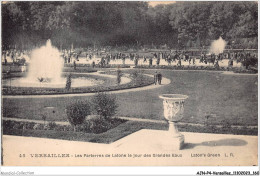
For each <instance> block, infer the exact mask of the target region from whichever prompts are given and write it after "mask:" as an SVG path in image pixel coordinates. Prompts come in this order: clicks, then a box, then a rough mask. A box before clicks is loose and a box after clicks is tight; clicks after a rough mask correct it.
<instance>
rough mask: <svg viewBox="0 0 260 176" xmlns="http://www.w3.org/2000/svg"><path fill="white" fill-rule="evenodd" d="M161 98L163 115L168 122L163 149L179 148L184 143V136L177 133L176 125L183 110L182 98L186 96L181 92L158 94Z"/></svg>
mask: <svg viewBox="0 0 260 176" xmlns="http://www.w3.org/2000/svg"><path fill="white" fill-rule="evenodd" d="M159 97H160V98H162V99H163V107H164V117H165V118H166V120H167V121H168V123H169V131H168V135H167V137H166V140H167V142H166V143H165V144H164V148H165V149H169V150H180V149H182V146H183V144H184V136H183V135H182V134H181V133H179V131H178V128H177V126H176V122H178V121H179V120H180V119H181V118H182V116H183V112H184V100H185V99H186V98H188V96H186V95H181V94H163V95H160V96H159Z"/></svg>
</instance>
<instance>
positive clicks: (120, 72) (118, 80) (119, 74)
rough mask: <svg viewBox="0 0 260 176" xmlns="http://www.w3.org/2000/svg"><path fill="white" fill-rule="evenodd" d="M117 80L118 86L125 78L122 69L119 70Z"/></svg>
mask: <svg viewBox="0 0 260 176" xmlns="http://www.w3.org/2000/svg"><path fill="white" fill-rule="evenodd" d="M116 76H117V77H116V80H117V84H120V83H121V77H122V76H123V73H122V71H121V70H120V69H117V74H116Z"/></svg>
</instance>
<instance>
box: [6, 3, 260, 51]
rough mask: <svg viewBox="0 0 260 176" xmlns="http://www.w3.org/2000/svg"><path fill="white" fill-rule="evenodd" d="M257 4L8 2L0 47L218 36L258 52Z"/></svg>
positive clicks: (173, 41) (178, 44) (192, 42)
mask: <svg viewBox="0 0 260 176" xmlns="http://www.w3.org/2000/svg"><path fill="white" fill-rule="evenodd" d="M257 27H258V3H257V2H248V1H247V2H241V1H240V2H176V3H174V4H169V5H157V6H155V7H152V6H149V4H148V2H141V1H139V2H138V1H135V2H129V1H128V2H125V1H121V2H120V1H114V2H107V1H106V2H102V1H92V2H80V1H79V2H71V1H64V2H63V1H59V2H54V1H49V2H41V1H38V2H35V1H27V2H8V3H4V4H2V46H3V48H4V49H5V48H6V49H8V48H13V47H17V48H21V49H27V48H31V47H33V46H37V45H42V43H43V42H46V40H47V39H51V40H52V43H53V44H54V45H55V46H57V47H59V48H70V47H71V44H73V46H74V47H75V48H76V47H88V46H145V45H148V46H151V45H153V46H158V45H165V44H166V45H167V46H169V47H172V48H190V47H197V48H200V47H204V46H209V45H210V43H211V41H212V40H215V39H217V38H219V37H220V36H221V37H222V38H223V39H225V40H226V41H228V44H229V45H230V46H231V45H232V47H234V48H257V38H258V31H257Z"/></svg>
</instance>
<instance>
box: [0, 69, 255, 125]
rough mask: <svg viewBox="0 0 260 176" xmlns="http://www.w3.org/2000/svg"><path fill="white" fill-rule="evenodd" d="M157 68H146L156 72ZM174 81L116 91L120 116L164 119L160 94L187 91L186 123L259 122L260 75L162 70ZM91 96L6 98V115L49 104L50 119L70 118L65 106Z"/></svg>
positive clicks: (36, 112) (35, 111) (31, 115)
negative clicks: (148, 87)
mask: <svg viewBox="0 0 260 176" xmlns="http://www.w3.org/2000/svg"><path fill="white" fill-rule="evenodd" d="M130 71H131V70H130ZM154 71H155V70H153V71H152V70H145V71H144V72H145V73H149V74H153V73H154ZM161 73H162V74H163V76H165V77H166V78H168V79H170V80H171V84H169V85H165V86H162V87H159V88H156V89H150V90H145V91H137V92H129V93H121V94H116V97H117V100H118V104H119V108H118V113H117V115H118V116H127V117H137V118H146V119H155V120H162V119H163V107H162V100H161V99H159V97H158V96H159V95H160V94H165V93H175V94H185V95H188V96H189V98H188V99H187V100H186V102H185V112H184V117H183V119H182V121H183V122H190V123H200V124H204V123H205V122H206V123H207V124H214V125H215V124H220V125H222V124H226V123H228V124H232V125H245V126H247V125H257V123H258V118H257V116H258V112H257V111H258V108H257V107H258V103H257V99H258V93H257V84H258V82H257V76H256V75H254V76H253V75H249V76H246V75H224V74H221V72H206V71H172V70H161ZM90 98H91V97H62V98H26V99H5V98H4V99H3V116H4V117H16V118H25V119H41V118H42V114H43V113H46V112H45V111H46V107H50V106H51V107H54V108H55V115H52V116H50V117H49V119H48V117H47V120H56V121H66V120H67V118H66V113H65V108H66V106H67V105H68V104H71V103H73V102H76V101H77V100H89V99H90Z"/></svg>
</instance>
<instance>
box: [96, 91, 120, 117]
mask: <svg viewBox="0 0 260 176" xmlns="http://www.w3.org/2000/svg"><path fill="white" fill-rule="evenodd" d="M92 107H93V110H94V111H95V112H96V113H97V114H98V115H100V116H101V117H104V118H105V119H107V118H109V117H112V116H113V115H115V114H116V109H117V108H118V105H117V102H116V97H115V96H113V95H111V94H107V93H104V92H98V93H97V94H96V95H95V96H94V97H93V99H92Z"/></svg>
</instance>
